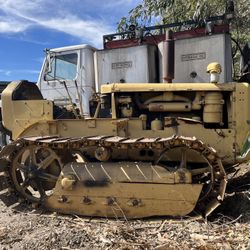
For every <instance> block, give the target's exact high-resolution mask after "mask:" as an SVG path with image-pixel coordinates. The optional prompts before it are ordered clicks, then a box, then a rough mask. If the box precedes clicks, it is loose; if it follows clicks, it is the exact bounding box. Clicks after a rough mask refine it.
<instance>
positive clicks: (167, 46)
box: [162, 30, 175, 83]
mask: <svg viewBox="0 0 250 250" xmlns="http://www.w3.org/2000/svg"><path fill="white" fill-rule="evenodd" d="M174 50H175V46H174V39H173V31H172V30H168V31H167V33H166V40H165V41H163V58H162V64H163V65H162V66H163V67H162V68H163V72H162V73H163V81H164V82H167V83H172V80H173V79H174V62H175V57H174Z"/></svg>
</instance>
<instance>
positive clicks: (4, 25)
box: [0, 20, 30, 33]
mask: <svg viewBox="0 0 250 250" xmlns="http://www.w3.org/2000/svg"><path fill="white" fill-rule="evenodd" d="M29 27H30V24H28V23H21V22H17V21H15V20H9V21H0V33H18V32H23V31H25V30H26V29H27V28H29Z"/></svg>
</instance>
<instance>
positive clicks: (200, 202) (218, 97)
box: [0, 15, 250, 219]
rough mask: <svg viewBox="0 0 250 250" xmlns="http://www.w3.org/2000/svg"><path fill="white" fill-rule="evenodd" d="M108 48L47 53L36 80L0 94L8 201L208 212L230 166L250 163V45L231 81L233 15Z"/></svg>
mask: <svg viewBox="0 0 250 250" xmlns="http://www.w3.org/2000/svg"><path fill="white" fill-rule="evenodd" d="M176 27H179V31H178V32H177V31H175V32H172V31H171V30H170V29H175V28H176ZM187 27H188V29H187ZM103 44H104V48H103V49H101V50H97V49H95V48H93V47H91V46H89V45H78V46H70V47H64V48H59V49H51V50H47V51H46V58H45V61H44V65H43V68H42V70H41V74H40V77H39V80H38V83H37V85H35V84H31V83H29V82H27V81H15V82H12V83H10V84H9V85H8V87H7V88H6V89H5V90H4V91H3V93H2V123H3V127H4V129H5V133H7V134H9V136H10V138H11V143H9V144H8V145H6V146H5V147H3V149H2V150H1V153H0V171H1V176H0V177H1V179H0V188H1V190H2V191H1V194H0V198H1V199H2V200H3V201H5V202H6V203H8V205H10V204H15V203H16V202H22V201H24V202H26V203H28V204H31V205H33V206H35V207H38V206H40V207H43V208H45V209H48V210H50V211H57V212H60V213H65V214H78V215H84V216H96V217H108V218H110V217H113V218H126V219H129V218H142V217H150V216H172V217H185V216H200V215H201V216H207V215H209V214H210V213H211V212H212V211H213V210H214V209H215V208H216V207H217V206H218V205H219V204H220V203H221V202H222V201H223V199H224V196H225V190H226V185H227V168H228V166H232V165H234V164H236V163H243V162H247V161H248V160H249V159H250V150H249V149H250V87H249V82H250V81H249V71H250V65H249V64H248V63H249V61H247V60H246V58H247V57H249V47H247V46H246V48H245V50H244V53H243V54H242V56H243V59H244V60H245V61H244V60H243V61H244V62H245V64H244V65H243V66H244V67H242V68H243V70H242V76H241V78H240V79H239V80H238V81H233V79H232V56H231V54H232V51H231V47H232V46H231V37H230V33H229V24H228V18H227V15H223V16H220V17H211V18H209V19H208V20H206V22H205V23H204V25H203V26H202V27H197V26H196V25H195V22H194V21H189V22H183V23H178V24H167V25H161V26H155V27H147V28H140V29H139V28H137V27H134V26H131V27H130V30H129V31H127V32H123V33H117V34H110V35H105V36H104V37H103ZM241 51H243V50H241ZM52 99H53V100H52Z"/></svg>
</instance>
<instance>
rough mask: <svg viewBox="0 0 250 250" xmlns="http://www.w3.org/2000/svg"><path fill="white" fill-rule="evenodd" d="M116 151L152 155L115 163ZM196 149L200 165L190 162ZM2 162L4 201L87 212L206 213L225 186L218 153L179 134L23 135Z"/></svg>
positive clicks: (133, 214) (129, 214)
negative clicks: (175, 153)
mask: <svg viewBox="0 0 250 250" xmlns="http://www.w3.org/2000/svg"><path fill="white" fill-rule="evenodd" d="M114 148H115V149H116V150H118V151H119V150H121V151H122V150H123V151H124V150H125V151H126V150H127V151H128V150H132V151H133V150H142V151H143V150H147V149H150V150H151V152H154V153H155V154H154V156H153V157H152V159H154V160H153V161H152V160H151V161H137V160H134V159H132V160H130V161H128V160H126V161H121V160H119V159H115V158H114V155H113V154H112V150H113V149H114ZM172 150H179V152H180V154H179V156H178V159H170V158H169V155H172V154H171V153H170V154H169V152H172ZM90 151H91V152H92V153H90ZM93 152H94V153H93ZM194 153H195V154H197V155H199V156H200V158H201V159H202V161H201V164H200V165H199V164H197V163H196V164H192V159H190V157H189V156H190V155H193V154H194ZM89 155H93V157H89ZM191 158H192V157H191ZM0 163H1V164H0V167H1V169H0V170H1V173H0V179H1V181H0V185H1V186H0V189H1V190H2V191H1V193H0V198H1V199H2V200H3V201H4V202H5V203H6V204H7V205H13V206H15V205H14V204H18V203H19V202H22V201H25V202H27V203H29V204H32V205H35V206H36V207H37V206H41V207H43V208H45V209H48V210H50V211H58V212H61V213H66V214H78V215H85V216H101V217H112V218H124V219H129V218H142V217H149V216H173V217H183V216H187V215H188V216H190V215H192V216H198V215H202V216H207V215H208V214H210V213H211V212H212V211H213V210H214V209H215V208H216V207H217V206H218V205H219V204H220V203H221V201H222V200H223V198H224V193H225V188H226V183H227V180H226V173H225V170H224V168H223V166H222V163H221V159H220V158H219V157H218V156H217V154H216V151H215V150H214V149H213V148H211V147H209V146H207V145H205V144H204V143H203V142H202V141H200V140H197V139H196V138H190V137H181V136H173V137H169V138H153V139H152V138H138V139H130V138H123V137H117V136H96V137H93V136H92V137H81V138H59V137H30V138H21V139H18V140H16V141H15V142H13V143H11V144H9V145H7V146H6V147H4V148H3V150H2V152H1V155H0Z"/></svg>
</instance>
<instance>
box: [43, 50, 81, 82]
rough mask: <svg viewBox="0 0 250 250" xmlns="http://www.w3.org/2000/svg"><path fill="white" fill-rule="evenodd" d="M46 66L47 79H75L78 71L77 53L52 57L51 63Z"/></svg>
mask: <svg viewBox="0 0 250 250" xmlns="http://www.w3.org/2000/svg"><path fill="white" fill-rule="evenodd" d="M46 67H47V69H46V72H47V73H46V74H45V76H44V80H45V81H51V80H55V79H65V80H74V79H75V77H76V72H77V53H71V54H65V55H55V56H53V57H50V65H49V63H48V64H47V66H46ZM49 67H50V68H49Z"/></svg>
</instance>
